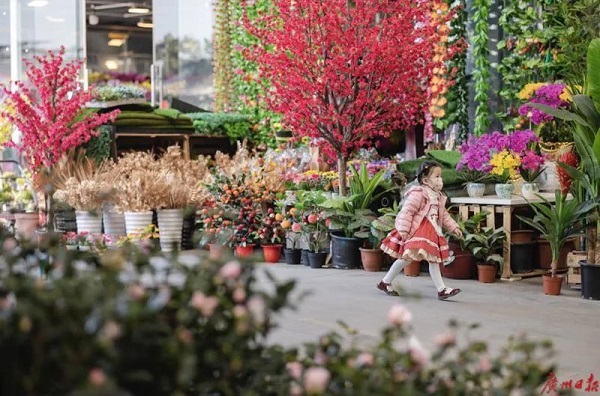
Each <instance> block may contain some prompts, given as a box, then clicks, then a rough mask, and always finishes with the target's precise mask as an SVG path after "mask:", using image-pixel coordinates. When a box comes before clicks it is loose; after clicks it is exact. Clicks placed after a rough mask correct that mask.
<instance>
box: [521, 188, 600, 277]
mask: <svg viewBox="0 0 600 396" xmlns="http://www.w3.org/2000/svg"><path fill="white" fill-rule="evenodd" d="M540 199H541V200H542V201H541V202H530V203H529V205H530V206H531V208H532V209H533V210H534V212H535V216H534V217H533V219H531V218H527V217H523V216H517V217H518V218H519V219H521V220H522V221H523V222H525V223H527V224H528V225H530V226H531V227H533V228H535V229H536V230H538V231H539V232H540V233H541V235H542V236H543V237H544V238H546V239H547V240H548V244H549V245H550V249H551V250H552V262H551V265H550V268H551V275H552V276H553V277H554V276H556V270H557V269H558V257H559V255H560V250H561V249H562V247H563V245H564V244H565V242H566V241H567V239H569V238H572V237H574V236H577V235H578V233H580V232H581V231H583V230H584V229H585V227H586V226H587V221H586V219H587V215H588V213H589V212H590V210H592V209H594V208H595V207H596V206H597V205H598V204H597V203H595V202H593V201H586V202H584V203H580V202H578V201H577V200H575V199H571V200H567V196H566V195H565V194H562V193H561V192H560V191H559V190H556V191H555V201H554V204H552V203H551V202H549V201H548V200H547V199H546V198H544V197H542V196H540Z"/></svg>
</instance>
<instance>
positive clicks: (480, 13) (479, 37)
mask: <svg viewBox="0 0 600 396" xmlns="http://www.w3.org/2000/svg"><path fill="white" fill-rule="evenodd" d="M489 16H490V0H474V1H473V15H472V19H473V24H474V26H475V32H474V36H473V61H474V63H475V67H474V69H473V87H474V89H475V98H474V99H475V103H476V106H477V107H476V108H475V125H474V129H473V132H474V133H475V135H476V136H480V135H481V134H483V133H486V132H487V128H488V127H489V125H490V114H489V103H488V102H489V100H488V99H489V96H488V90H489V89H490V83H489V80H490V72H489V70H490V59H489V50H488V41H489V35H488V30H489V24H488V18H489Z"/></svg>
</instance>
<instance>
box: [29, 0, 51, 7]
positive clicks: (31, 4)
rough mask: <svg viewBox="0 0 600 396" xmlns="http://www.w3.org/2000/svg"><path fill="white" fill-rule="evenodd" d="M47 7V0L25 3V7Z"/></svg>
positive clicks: (34, 0)
mask: <svg viewBox="0 0 600 396" xmlns="http://www.w3.org/2000/svg"><path fill="white" fill-rule="evenodd" d="M47 5H48V0H33V1H30V2H29V3H27V7H45V6H47Z"/></svg>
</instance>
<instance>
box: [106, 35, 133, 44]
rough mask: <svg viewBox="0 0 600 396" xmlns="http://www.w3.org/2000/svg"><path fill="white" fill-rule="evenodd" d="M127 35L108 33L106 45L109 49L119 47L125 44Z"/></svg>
mask: <svg viewBox="0 0 600 396" xmlns="http://www.w3.org/2000/svg"><path fill="white" fill-rule="evenodd" d="M128 37H129V35H128V34H127V33H119V32H109V33H108V38H109V40H108V45H109V46H110V47H120V46H122V45H123V44H125V41H127V38H128Z"/></svg>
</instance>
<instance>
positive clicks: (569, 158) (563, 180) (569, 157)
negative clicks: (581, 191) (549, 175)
mask: <svg viewBox="0 0 600 396" xmlns="http://www.w3.org/2000/svg"><path fill="white" fill-rule="evenodd" d="M558 162H562V163H565V164H567V165H569V166H571V167H573V168H576V167H577V165H578V164H579V159H578V158H577V155H576V154H575V153H574V152H573V151H569V152H567V153H564V154H562V155H561V156H560V157H559V158H558ZM556 173H557V174H558V181H559V183H560V190H561V192H562V193H563V194H567V193H568V192H569V188H570V187H571V182H572V181H573V178H571V175H569V173H568V172H567V171H566V170H565V169H564V168H563V167H562V166H557V167H556Z"/></svg>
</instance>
